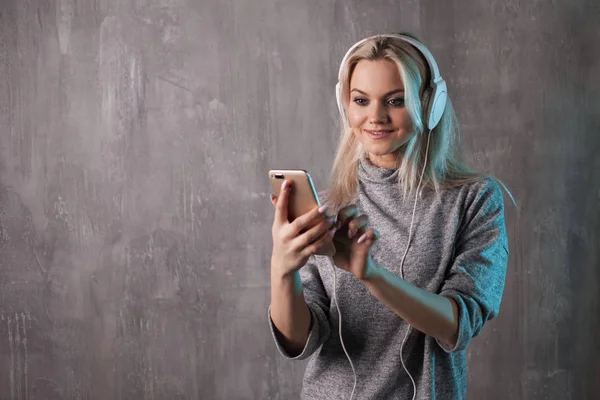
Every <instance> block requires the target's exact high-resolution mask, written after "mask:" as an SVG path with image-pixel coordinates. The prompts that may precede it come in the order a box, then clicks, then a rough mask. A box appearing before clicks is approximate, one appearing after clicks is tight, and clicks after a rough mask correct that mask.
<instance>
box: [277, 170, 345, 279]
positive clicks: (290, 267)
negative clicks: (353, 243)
mask: <svg viewBox="0 0 600 400" xmlns="http://www.w3.org/2000/svg"><path fill="white" fill-rule="evenodd" d="M291 190H292V184H291V181H284V182H283V185H282V190H281V193H280V195H279V198H277V197H276V196H275V195H273V194H271V202H272V203H273V206H274V207H275V218H274V220H273V228H272V235H273V253H272V255H271V273H276V274H277V275H278V276H279V277H285V276H289V275H291V274H293V273H294V272H295V271H297V270H299V269H300V268H302V266H304V264H305V263H306V261H308V258H309V257H310V256H311V255H313V254H317V253H318V252H319V250H320V249H321V248H322V247H323V246H324V245H325V244H327V243H328V242H331V241H332V238H333V235H334V234H335V223H336V216H330V215H328V214H327V208H326V207H321V208H315V209H314V210H312V211H309V212H307V213H306V214H304V215H301V216H299V217H298V218H296V219H294V220H293V221H292V222H289V221H288V204H289V198H290V192H291ZM311 226H312V227H311ZM309 227H311V228H309ZM307 228H308V229H307ZM305 229H306V231H305V232H302V231H303V230H305Z"/></svg>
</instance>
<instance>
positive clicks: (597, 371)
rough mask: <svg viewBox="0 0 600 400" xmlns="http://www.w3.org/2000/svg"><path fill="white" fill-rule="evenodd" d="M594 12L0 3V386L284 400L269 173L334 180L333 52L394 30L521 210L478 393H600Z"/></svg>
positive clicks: (476, 352)
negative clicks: (274, 333)
mask: <svg viewBox="0 0 600 400" xmlns="http://www.w3.org/2000/svg"><path fill="white" fill-rule="evenodd" d="M303 3H304V4H303ZM599 21H600V11H599V6H598V2H597V1H595V0H589V1H587V2H586V1H584V0H577V1H576V0H563V1H551V2H548V1H541V0H537V1H530V2H523V1H517V0H511V1H506V0H494V1H483V2H482V1H478V0H460V1H459V0H455V1H434V0H428V1H425V0H424V1H414V0H413V1H409V0H406V1H396V2H393V1H383V0H378V1H359V0H353V1H332V0H327V1H326V0H322V1H311V2H298V1H293V0H286V1H279V2H272V1H268V0H262V1H257V0H256V1H249V0H246V1H243V0H238V1H232V0H201V1H192V0H148V1H139V0H136V1H134V0H89V1H87V0H47V1H46V0H1V1H0V105H1V107H0V399H2V400H4V399H15V400H33V399H47V400H59V399H62V400H66V399H196V398H201V399H227V400H231V399H290V398H294V396H296V397H297V393H298V391H299V388H300V379H301V374H302V370H303V366H304V365H303V364H302V363H299V362H297V363H293V362H289V361H285V360H284V359H282V358H281V357H280V356H279V355H278V354H277V353H276V351H275V347H274V345H273V343H272V341H271V338H270V336H269V333H268V327H267V320H266V317H267V316H266V309H267V306H268V301H269V280H268V277H269V273H268V267H269V255H270V246H271V238H270V226H271V219H272V208H271V204H270V202H269V198H268V195H269V192H270V189H269V184H268V180H267V176H266V172H267V171H268V169H269V168H273V167H290V168H308V169H309V170H310V171H311V173H312V174H313V176H314V177H315V180H316V184H317V186H318V187H320V188H323V185H325V184H326V180H327V173H328V170H329V167H330V165H331V157H332V153H333V151H334V148H335V144H336V133H335V132H336V129H335V127H336V118H337V109H336V106H335V97H334V92H333V87H334V84H335V79H336V73H337V68H338V63H339V61H340V59H341V57H342V55H343V53H344V52H345V51H346V49H347V47H348V46H350V45H351V44H352V43H353V42H354V41H355V40H357V39H359V38H361V37H363V36H365V35H367V34H372V33H377V32H382V31H397V30H410V31H413V32H414V33H416V34H417V35H419V36H420V37H421V38H422V40H424V41H425V43H426V44H427V45H428V46H429V47H430V48H431V50H432V51H433V53H434V54H435V55H436V57H437V59H438V61H439V64H440V68H441V71H442V73H443V74H444V75H445V77H446V80H447V82H448V85H449V90H450V94H451V96H452V98H453V100H454V103H455V107H456V109H457V112H458V115H459V119H460V121H461V123H462V126H463V138H464V145H465V147H466V149H467V150H468V151H469V158H470V159H471V160H472V161H473V163H474V164H475V166H477V167H478V168H479V169H481V170H484V171H486V172H490V173H492V174H495V175H497V176H498V177H499V178H501V179H503V180H504V181H505V182H506V184H507V185H508V186H509V188H510V189H511V190H512V192H513V194H514V195H515V197H516V199H517V201H518V202H519V208H518V211H517V210H516V209H515V208H511V207H508V206H507V224H508V229H509V235H510V245H511V258H510V266H509V273H508V280H507V288H506V292H505V297H504V301H503V305H502V310H501V315H500V317H499V318H498V319H497V320H495V321H493V322H492V323H490V324H489V325H488V327H487V329H486V330H485V332H484V333H483V334H482V335H481V337H479V338H477V339H476V340H475V341H474V343H473V345H472V346H471V348H470V358H469V359H470V383H469V390H470V398H472V399H532V400H533V399H536V400H537V399H557V400H558V399H561V400H563V399H577V400H579V399H593V398H598V396H600V386H599V384H597V383H595V381H594V378H596V379H597V378H598V377H600V362H599V361H598V360H599V359H600V346H599V345H598V332H599V331H600V305H599V295H598V291H599V289H600V265H599V263H600V262H599V261H598V260H599V257H600V251H599V248H600V239H599V233H600V217H599V213H598V210H599V205H600V189H599V182H600V160H599V156H598V154H599V153H600V140H599V136H598V133H599V132H600V91H599V90H598V88H600V75H599V74H598V71H599V70H600V51H599V50H598V49H599V47H598V42H599V40H600V29H599V28H598V26H599ZM507 203H508V200H507Z"/></svg>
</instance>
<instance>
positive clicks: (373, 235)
mask: <svg viewBox="0 0 600 400" xmlns="http://www.w3.org/2000/svg"><path fill="white" fill-rule="evenodd" d="M379 236H380V234H379V232H377V231H376V230H375V229H373V228H369V229H368V230H367V231H366V232H365V233H364V234H363V235H362V236H361V237H359V238H358V240H357V241H356V243H357V244H359V245H361V246H360V247H361V248H362V249H365V250H367V251H368V250H369V249H370V248H371V246H372V245H373V244H374V243H375V242H376V241H377V239H379Z"/></svg>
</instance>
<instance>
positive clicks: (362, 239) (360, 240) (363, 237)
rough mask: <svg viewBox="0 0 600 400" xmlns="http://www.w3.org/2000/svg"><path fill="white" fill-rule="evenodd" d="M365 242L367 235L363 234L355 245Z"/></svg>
mask: <svg viewBox="0 0 600 400" xmlns="http://www.w3.org/2000/svg"><path fill="white" fill-rule="evenodd" d="M365 240H367V234H366V233H363V235H362V236H361V237H359V238H358V241H357V242H356V243H362V242H364V241H365Z"/></svg>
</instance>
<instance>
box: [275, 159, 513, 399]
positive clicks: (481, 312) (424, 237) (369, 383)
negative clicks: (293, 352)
mask: <svg viewBox="0 0 600 400" xmlns="http://www.w3.org/2000/svg"><path fill="white" fill-rule="evenodd" d="M397 174H398V170H390V169H385V168H378V167H375V166H373V165H371V164H369V163H368V162H366V161H361V162H360V164H359V180H360V192H359V197H358V202H357V203H356V204H357V205H358V207H359V208H360V210H361V213H363V214H366V215H368V216H369V220H370V223H371V225H372V226H373V227H374V228H375V229H377V230H378V231H379V232H380V233H381V237H380V239H379V241H378V242H376V243H375V245H374V247H373V248H372V253H371V254H372V257H373V259H374V260H375V261H376V262H377V263H378V264H379V265H380V266H382V267H384V268H386V269H387V270H389V271H391V272H393V273H395V274H397V275H400V271H399V267H400V262H401V258H402V255H403V254H404V251H405V244H406V241H407V239H408V229H409V227H410V221H411V216H412V210H413V201H414V195H413V196H407V197H406V200H405V201H403V199H402V195H401V194H400V193H399V189H398V185H397V183H396V181H397ZM507 260H508V241H507V237H506V228H505V223H504V201H503V197H502V192H501V190H500V187H499V185H498V184H497V183H496V182H495V181H493V180H492V179H485V180H482V181H480V182H477V183H473V184H468V185H463V186H461V187H458V188H454V189H447V190H443V191H442V192H441V196H439V197H436V195H435V193H434V192H433V191H425V192H424V196H423V197H422V198H420V199H419V201H418V205H417V209H416V212H415V221H414V225H413V238H412V244H411V246H410V249H409V251H408V254H407V255H406V259H405V261H404V279H405V280H406V281H408V282H410V283H412V284H414V285H415V286H418V287H420V288H422V289H424V290H427V291H429V292H433V293H438V294H440V295H443V296H448V297H450V298H452V299H454V300H455V301H456V303H457V304H458V310H459V317H458V325H459V328H458V329H459V333H458V342H457V344H456V346H454V347H453V348H451V347H449V346H448V345H446V344H444V343H441V342H439V341H437V340H436V339H435V338H433V337H431V336H427V335H425V334H423V333H422V332H419V331H417V330H416V329H414V328H410V330H411V331H410V333H409V336H408V338H407V340H406V343H405V344H404V348H403V351H402V354H403V358H404V363H405V365H406V366H407V368H408V370H409V371H410V374H411V375H412V377H413V379H414V380H415V382H416V385H417V395H416V397H415V398H416V399H452V400H454V399H464V398H466V390H467V358H466V349H467V346H468V345H469V343H470V341H471V339H472V338H473V337H475V336H477V335H478V334H479V333H480V332H481V330H482V329H483V326H484V324H485V323H486V321H489V320H490V319H492V318H494V317H495V316H496V315H497V314H498V310H499V307H500V301H501V298H502V292H503V290H504V280H505V275H506V266H507ZM336 273H337V299H338V301H339V307H340V310H341V314H342V338H343V340H344V344H345V346H346V349H347V351H348V353H349V355H350V357H351V359H352V363H353V364H354V367H355V369H356V373H357V377H358V383H357V385H356V391H355V393H354V399H356V400H366V399H398V400H400V399H402V400H405V399H408V400H411V399H412V396H413V386H412V382H411V381H410V378H409V377H408V375H407V374H406V372H405V371H404V369H403V367H402V364H401V361H400V346H401V344H402V341H403V339H404V336H405V334H406V330H407V329H409V326H408V324H407V323H406V322H405V321H404V320H403V319H402V318H400V317H399V316H398V315H396V314H395V313H394V312H392V311H391V310H389V309H388V308H387V307H386V306H385V305H384V304H383V303H381V302H380V301H379V300H378V299H377V298H376V297H375V296H373V295H372V294H371V293H370V292H369V290H368V289H367V288H366V287H365V285H364V284H362V283H361V282H360V281H359V280H358V279H356V278H355V277H354V276H352V275H351V274H350V273H348V272H346V271H344V270H341V269H339V268H338V269H337V270H336ZM300 276H301V278H302V285H303V290H304V297H305V300H306V302H307V305H308V307H309V310H310V314H311V329H310V334H309V337H308V341H307V343H306V346H305V348H304V350H303V351H302V353H301V354H300V355H298V356H297V357H294V359H305V358H308V357H310V360H309V361H308V364H307V367H306V371H305V374H304V380H303V388H302V398H303V399H311V400H312V399H323V400H334V399H349V398H350V393H351V392H352V387H353V385H354V375H353V374H352V368H351V367H350V363H349V362H348V359H347V358H346V355H345V353H344V351H343V349H342V346H341V344H340V338H339V334H338V327H339V325H338V323H339V317H338V313H337V308H336V305H335V303H334V301H333V271H332V265H331V261H330V259H329V258H327V257H323V256H313V257H311V258H310V259H309V260H308V262H307V264H306V265H305V266H304V267H303V268H302V269H301V270H300ZM269 312H270V308H269ZM269 315H270V314H269ZM269 324H270V327H271V332H272V334H273V338H274V340H275V343H276V345H277V347H278V349H279V351H280V352H281V354H282V355H283V356H285V357H287V358H292V357H290V355H289V354H287V353H286V351H285V350H284V349H283V347H282V346H281V343H280V342H279V340H278V335H279V333H278V332H277V329H276V328H275V326H274V325H273V322H272V321H271V319H270V318H269Z"/></svg>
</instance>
